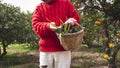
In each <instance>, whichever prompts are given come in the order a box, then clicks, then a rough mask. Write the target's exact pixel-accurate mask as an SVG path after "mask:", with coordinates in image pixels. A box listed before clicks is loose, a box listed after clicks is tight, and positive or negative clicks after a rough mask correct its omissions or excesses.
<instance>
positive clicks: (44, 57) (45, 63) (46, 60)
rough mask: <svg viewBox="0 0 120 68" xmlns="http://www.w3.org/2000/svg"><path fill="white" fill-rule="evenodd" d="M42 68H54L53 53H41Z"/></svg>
mask: <svg viewBox="0 0 120 68" xmlns="http://www.w3.org/2000/svg"><path fill="white" fill-rule="evenodd" d="M39 58H40V59H39V62H40V68H53V65H52V64H53V57H52V53H51V52H40V57H39Z"/></svg>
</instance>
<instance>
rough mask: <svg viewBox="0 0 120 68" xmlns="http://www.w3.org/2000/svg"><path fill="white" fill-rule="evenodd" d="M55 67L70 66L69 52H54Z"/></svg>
mask: <svg viewBox="0 0 120 68" xmlns="http://www.w3.org/2000/svg"><path fill="white" fill-rule="evenodd" d="M54 58H55V68H70V64H71V52H70V51H63V52H56V53H55V57H54Z"/></svg>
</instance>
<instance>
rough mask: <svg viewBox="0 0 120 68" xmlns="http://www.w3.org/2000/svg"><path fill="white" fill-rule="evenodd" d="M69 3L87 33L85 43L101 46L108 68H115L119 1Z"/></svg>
mask: <svg viewBox="0 0 120 68" xmlns="http://www.w3.org/2000/svg"><path fill="white" fill-rule="evenodd" d="M71 1H72V2H73V4H74V6H75V7H76V10H77V11H78V12H79V14H80V16H81V24H82V25H83V26H84V27H85V31H86V32H87V35H86V36H85V38H84V40H85V43H86V44H88V45H89V44H92V43H95V42H97V43H98V44H100V45H102V46H103V47H104V53H105V55H107V56H108V58H107V60H108V67H109V68H116V63H115V60H116V56H117V53H118V51H119V50H120V27H119V26H120V12H119V10H120V7H119V6H120V0H71ZM96 22H97V24H96ZM97 39H98V40H97Z"/></svg>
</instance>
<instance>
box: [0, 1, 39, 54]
mask: <svg viewBox="0 0 120 68" xmlns="http://www.w3.org/2000/svg"><path fill="white" fill-rule="evenodd" d="M31 15H32V13H30V12H28V13H24V12H21V11H20V8H19V7H15V6H13V5H10V4H6V3H1V1H0V42H1V45H2V46H3V54H2V55H4V54H6V53H7V52H6V47H7V46H8V45H9V44H12V43H36V40H37V37H36V36H35V35H34V33H33V30H32V27H31Z"/></svg>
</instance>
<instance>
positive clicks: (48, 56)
mask: <svg viewBox="0 0 120 68" xmlns="http://www.w3.org/2000/svg"><path fill="white" fill-rule="evenodd" d="M63 22H64V23H65V24H71V25H74V24H75V22H77V23H80V19H79V16H78V14H77V12H76V11H75V9H74V7H73V6H72V4H71V3H70V1H69V0H43V2H42V3H40V4H39V5H38V6H37V7H36V9H35V11H34V13H33V16H32V27H33V29H34V31H35V33H36V34H37V35H38V37H39V38H40V41H39V51H40V60H39V61H40V68H70V64H71V52H70V51H66V50H65V49H64V48H63V47H62V45H61V44H60V41H59V39H58V38H57V35H56V31H55V30H56V29H58V27H59V26H60V25H61V23H63Z"/></svg>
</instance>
